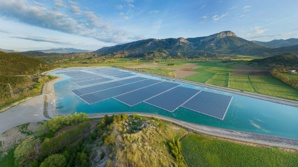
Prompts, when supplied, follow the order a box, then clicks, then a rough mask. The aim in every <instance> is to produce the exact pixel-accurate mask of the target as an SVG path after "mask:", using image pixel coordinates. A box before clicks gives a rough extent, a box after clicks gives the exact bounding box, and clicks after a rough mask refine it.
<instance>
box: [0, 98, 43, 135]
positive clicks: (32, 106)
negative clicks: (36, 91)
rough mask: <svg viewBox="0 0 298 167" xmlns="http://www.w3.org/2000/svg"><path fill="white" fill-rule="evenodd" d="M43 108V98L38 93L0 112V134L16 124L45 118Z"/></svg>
mask: <svg viewBox="0 0 298 167" xmlns="http://www.w3.org/2000/svg"><path fill="white" fill-rule="evenodd" d="M43 108H44V98H43V95H39V96H36V97H33V98H31V99H29V100H27V101H25V102H23V103H21V104H19V105H17V106H15V107H12V108H10V109H8V110H6V111H5V112H3V113H0V134H2V133H3V132H5V131H7V130H8V129H10V128H13V127H15V126H18V125H22V124H25V123H29V122H40V121H43V120H46V118H45V117H44V115H43Z"/></svg>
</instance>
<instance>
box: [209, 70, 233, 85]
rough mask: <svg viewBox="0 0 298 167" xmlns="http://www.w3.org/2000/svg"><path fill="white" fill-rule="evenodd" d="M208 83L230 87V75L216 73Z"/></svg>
mask: <svg viewBox="0 0 298 167" xmlns="http://www.w3.org/2000/svg"><path fill="white" fill-rule="evenodd" d="M206 83H208V84H211V85H216V86H222V87H228V83H229V73H216V74H215V75H214V76H213V77H212V78H210V79H209V80H208V81H207V82H206Z"/></svg>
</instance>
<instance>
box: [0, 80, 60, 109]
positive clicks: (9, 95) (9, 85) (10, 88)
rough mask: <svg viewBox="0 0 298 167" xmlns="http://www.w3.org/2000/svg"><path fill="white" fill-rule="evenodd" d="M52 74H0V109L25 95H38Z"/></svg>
mask: <svg viewBox="0 0 298 167" xmlns="http://www.w3.org/2000/svg"><path fill="white" fill-rule="evenodd" d="M54 78H56V77H54V76H35V75H30V76H0V99H1V101H0V109H1V108H4V107H6V106H7V105H9V104H11V103H13V102H16V101H18V100H21V99H24V98H26V97H31V96H36V95H39V94H40V93H41V91H42V86H43V84H44V83H46V82H48V81H50V80H52V79H54Z"/></svg>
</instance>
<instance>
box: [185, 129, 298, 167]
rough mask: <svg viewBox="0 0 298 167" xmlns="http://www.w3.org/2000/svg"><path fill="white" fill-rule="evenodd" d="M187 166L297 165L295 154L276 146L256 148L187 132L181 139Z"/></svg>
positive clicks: (297, 155)
mask: <svg viewBox="0 0 298 167" xmlns="http://www.w3.org/2000/svg"><path fill="white" fill-rule="evenodd" d="M181 146H182V154H183V156H184V158H185V161H186V163H187V165H188V166H189V167H196V166H227V167H228V166H247V167H249V166H251V167H254V166H272V167H274V166H276V167H278V166H297V164H298V154H295V153H288V152H282V151H280V150H278V149H277V148H267V149H264V148H258V147H252V146H247V145H241V144H236V143H231V142H227V141H222V140H219V139H214V138H210V137H206V136H202V135H197V134H189V135H187V136H186V137H184V138H183V139H182V141H181Z"/></svg>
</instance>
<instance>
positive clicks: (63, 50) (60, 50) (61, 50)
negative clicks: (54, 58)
mask: <svg viewBox="0 0 298 167" xmlns="http://www.w3.org/2000/svg"><path fill="white" fill-rule="evenodd" d="M39 52H43V53H60V54H61V53H62V54H63V53H82V52H89V51H88V50H82V49H76V48H53V49H47V50H39Z"/></svg>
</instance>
